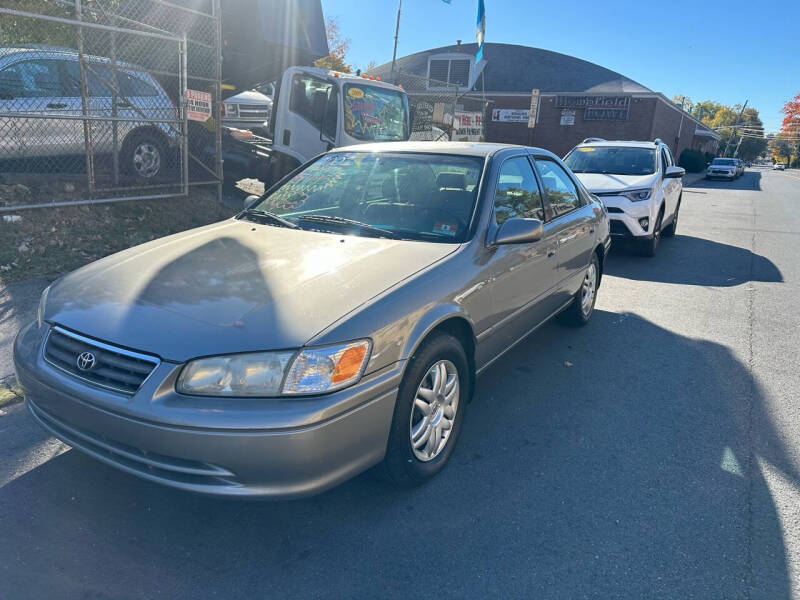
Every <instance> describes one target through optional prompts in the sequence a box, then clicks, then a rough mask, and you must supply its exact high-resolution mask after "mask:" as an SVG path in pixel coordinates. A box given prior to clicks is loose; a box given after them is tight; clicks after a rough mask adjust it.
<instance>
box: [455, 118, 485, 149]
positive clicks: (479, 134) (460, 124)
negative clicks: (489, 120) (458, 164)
mask: <svg viewBox="0 0 800 600" xmlns="http://www.w3.org/2000/svg"><path fill="white" fill-rule="evenodd" d="M454 121H455V122H454V123H453V126H454V128H455V133H454V135H453V139H454V140H457V141H459V142H480V141H481V139H482V138H483V113H482V112H467V111H456V114H455V120H454Z"/></svg>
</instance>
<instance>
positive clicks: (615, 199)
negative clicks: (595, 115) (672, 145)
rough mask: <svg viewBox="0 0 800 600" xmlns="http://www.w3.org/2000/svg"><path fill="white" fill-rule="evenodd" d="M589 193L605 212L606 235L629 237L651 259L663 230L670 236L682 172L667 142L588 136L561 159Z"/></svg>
mask: <svg viewBox="0 0 800 600" xmlns="http://www.w3.org/2000/svg"><path fill="white" fill-rule="evenodd" d="M564 162H565V163H567V166H569V168H570V169H572V171H573V173H575V175H576V176H577V177H578V179H580V180H581V182H582V183H583V185H584V186H585V187H586V189H587V190H589V192H591V193H592V194H594V195H596V196H599V197H600V198H601V199H602V201H603V203H604V204H605V205H606V208H607V210H608V217H609V219H610V221H611V235H613V236H615V237H618V238H629V239H631V240H633V241H635V242H637V243H638V244H639V245H640V248H641V250H642V253H643V254H645V255H647V256H654V255H655V253H656V249H657V248H658V242H659V240H660V239H661V234H662V232H663V234H664V235H666V236H673V235H675V231H676V229H677V227H678V211H679V210H680V207H681V194H682V192H683V182H682V181H681V178H682V177H683V175H684V173H685V170H684V169H683V168H681V167H678V166H675V160H674V159H673V158H672V153H671V152H670V150H669V148H668V147H667V145H666V144H664V143H663V142H662V141H661V140H658V139H657V140H656V141H654V142H608V141H605V140H599V139H598V138H589V139H587V140H584V142H583V143H582V144H578V145H577V146H575V147H574V148H573V149H572V150H570V151H569V153H568V154H567V155H566V156H565V157H564Z"/></svg>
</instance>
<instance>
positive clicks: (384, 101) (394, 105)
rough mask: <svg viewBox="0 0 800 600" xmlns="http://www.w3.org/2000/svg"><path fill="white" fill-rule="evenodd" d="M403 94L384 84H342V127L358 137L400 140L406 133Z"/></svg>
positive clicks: (405, 110) (405, 109)
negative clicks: (382, 85)
mask: <svg viewBox="0 0 800 600" xmlns="http://www.w3.org/2000/svg"><path fill="white" fill-rule="evenodd" d="M406 106H407V104H406V100H405V96H403V95H402V94H400V93H399V92H397V91H395V90H391V89H387V88H382V87H377V86H371V85H362V84H348V85H346V86H345V88H344V130H345V132H346V133H347V134H348V135H350V136H352V137H354V138H356V139H359V140H372V141H391V140H403V139H405V138H406V137H407V136H406V127H407V123H406V120H407V114H406V112H407V108H406Z"/></svg>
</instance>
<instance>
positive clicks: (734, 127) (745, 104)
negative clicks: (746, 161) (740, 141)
mask: <svg viewBox="0 0 800 600" xmlns="http://www.w3.org/2000/svg"><path fill="white" fill-rule="evenodd" d="M748 102H749V100H745V101H744V104H743V105H742V110H740V111H739V116H738V117H736V123H734V124H733V133H732V134H731V137H729V138H728V141H727V143H726V144H725V151H724V152H723V153H722V156H723V157H725V156H727V154H728V147H729V146H730V145H731V140H732V139H733V138H734V136H736V127H737V125H739V121H741V120H742V115H743V114H744V109H745V108H747V103H748Z"/></svg>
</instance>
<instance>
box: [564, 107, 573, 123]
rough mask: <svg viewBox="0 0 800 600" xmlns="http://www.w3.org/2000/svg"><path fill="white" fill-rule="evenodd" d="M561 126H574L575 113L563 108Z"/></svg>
mask: <svg viewBox="0 0 800 600" xmlns="http://www.w3.org/2000/svg"><path fill="white" fill-rule="evenodd" d="M561 124H562V125H575V111H574V110H570V109H568V108H565V109H564V110H562V111H561Z"/></svg>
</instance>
